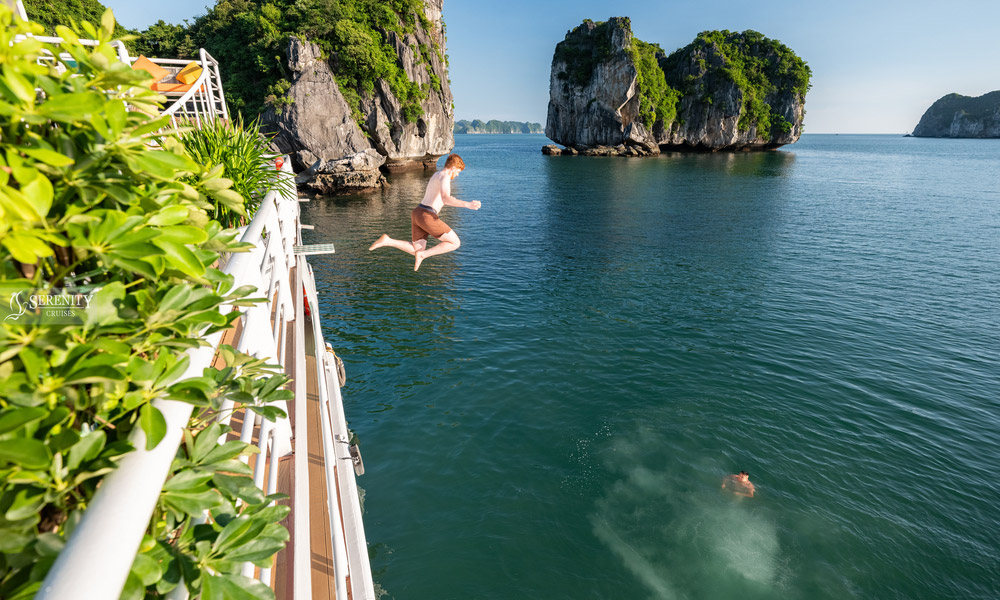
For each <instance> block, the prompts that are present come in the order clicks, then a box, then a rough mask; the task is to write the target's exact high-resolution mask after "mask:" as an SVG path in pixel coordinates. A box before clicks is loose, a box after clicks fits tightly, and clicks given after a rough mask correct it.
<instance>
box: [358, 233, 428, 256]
mask: <svg viewBox="0 0 1000 600" xmlns="http://www.w3.org/2000/svg"><path fill="white" fill-rule="evenodd" d="M385 246H388V247H390V248H395V249H397V250H402V251H403V252H406V253H407V254H414V253H416V252H417V251H418V250H423V249H424V248H426V247H427V240H417V241H415V242H407V241H404V240H396V239H393V238H391V237H389V236H387V235H386V234H384V233H383V234H382V235H381V236H380V237H379V238H378V239H377V240H375V243H374V244H372V245H371V246H369V247H368V251H369V252H371V251H372V250H376V249H378V248H383V247H385Z"/></svg>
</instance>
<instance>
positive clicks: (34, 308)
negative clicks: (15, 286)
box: [0, 288, 94, 325]
mask: <svg viewBox="0 0 1000 600" xmlns="http://www.w3.org/2000/svg"><path fill="white" fill-rule="evenodd" d="M86 291H88V292H89V291H92V290H89V289H88V290H86ZM38 292H44V293H38ZM93 298H94V294H93V293H85V292H84V288H46V289H44V290H35V291H23V290H18V291H15V292H10V311H7V310H6V309H4V308H0V315H2V316H3V321H0V322H2V323H6V322H8V321H13V322H17V323H19V324H22V325H65V324H79V323H82V322H83V321H84V319H85V316H86V315H85V312H86V311H87V310H88V309H89V308H90V302H91V300H93ZM0 302H2V300H0ZM5 313H6V314H5Z"/></svg>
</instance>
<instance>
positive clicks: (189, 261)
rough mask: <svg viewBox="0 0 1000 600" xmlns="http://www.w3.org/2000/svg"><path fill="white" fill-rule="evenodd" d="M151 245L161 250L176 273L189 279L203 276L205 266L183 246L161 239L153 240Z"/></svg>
mask: <svg viewBox="0 0 1000 600" xmlns="http://www.w3.org/2000/svg"><path fill="white" fill-rule="evenodd" d="M153 243H154V244H156V245H157V246H158V247H159V248H160V249H162V250H163V252H164V253H165V257H166V259H167V262H168V263H170V265H171V266H173V267H174V268H175V269H177V270H178V271H180V272H182V273H184V274H185V275H190V276H191V277H201V276H202V275H204V274H205V265H203V264H201V261H199V260H198V257H197V256H195V254H194V252H191V249H190V248H188V247H187V246H185V245H184V244H178V243H176V242H174V241H171V240H168V239H161V238H156V239H154V240H153Z"/></svg>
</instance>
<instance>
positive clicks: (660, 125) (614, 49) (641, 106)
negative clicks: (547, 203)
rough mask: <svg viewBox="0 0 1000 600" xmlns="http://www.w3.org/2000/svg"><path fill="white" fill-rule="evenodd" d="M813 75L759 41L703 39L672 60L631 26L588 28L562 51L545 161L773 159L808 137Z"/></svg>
mask: <svg viewBox="0 0 1000 600" xmlns="http://www.w3.org/2000/svg"><path fill="white" fill-rule="evenodd" d="M810 76H811V71H810V69H809V67H808V66H807V65H806V63H805V62H804V61H803V60H802V59H801V58H799V57H798V56H796V55H795V53H794V52H793V51H792V50H791V49H789V48H788V47H787V46H785V45H784V44H781V43H780V42H778V41H776V40H772V39H768V38H767V37H765V36H764V35H762V34H760V33H758V32H756V31H744V32H742V33H737V32H730V31H706V32H702V33H700V34H698V36H697V37H696V38H695V40H694V41H693V42H691V43H690V44H688V45H687V46H685V47H683V48H681V49H679V50H676V51H674V52H673V53H671V54H670V55H667V54H666V53H665V52H664V51H663V50H662V49H661V48H660V46H659V45H657V44H652V43H647V42H644V41H642V40H640V39H638V38H636V37H635V36H634V35H633V34H632V27H631V22H630V20H629V19H628V18H627V17H613V18H611V19H609V20H608V21H605V22H600V23H598V22H594V21H591V20H586V21H584V22H583V24H582V25H580V26H578V27H576V28H575V29H573V30H572V31H570V32H568V33H567V34H566V38H565V39H564V40H563V41H561V42H559V43H558V44H556V47H555V53H554V55H553V57H552V73H551V76H550V83H549V106H548V118H547V121H546V125H545V134H546V135H547V136H548V137H549V138H550V139H552V140H553V141H555V142H558V143H559V144H562V145H563V146H565V148H559V147H558V146H555V145H549V146H546V147H545V148H543V152H545V153H546V154H577V153H580V154H586V155H624V156H646V155H655V154H659V153H660V151H661V150H707V151H717V150H769V149H773V148H777V147H779V146H782V145H785V144H791V143H794V142H795V141H796V140H798V139H799V136H800V135H801V134H802V120H803V117H804V115H805V97H806V92H807V91H808V90H809V78H810Z"/></svg>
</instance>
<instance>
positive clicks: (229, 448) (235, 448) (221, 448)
mask: <svg viewBox="0 0 1000 600" xmlns="http://www.w3.org/2000/svg"><path fill="white" fill-rule="evenodd" d="M248 445H249V444H246V443H244V442H241V441H239V440H231V441H228V442H226V443H224V444H219V445H218V446H216V447H215V448H213V449H212V451H211V452H209V453H208V455H207V456H205V458H204V459H203V460H202V461H200V462H202V463H204V464H212V463H216V462H220V461H224V460H228V459H230V458H236V457H237V456H239V455H240V454H243V450H244V448H246V447H247V446H248ZM251 447H252V446H251Z"/></svg>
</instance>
